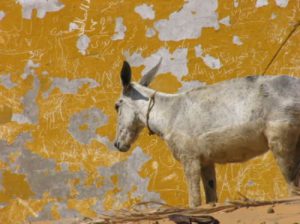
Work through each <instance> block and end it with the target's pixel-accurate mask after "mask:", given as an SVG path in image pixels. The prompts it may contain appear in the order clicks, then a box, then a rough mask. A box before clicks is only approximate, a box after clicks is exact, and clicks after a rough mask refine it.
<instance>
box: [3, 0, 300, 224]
mask: <svg viewBox="0 0 300 224" xmlns="http://www.w3.org/2000/svg"><path fill="white" fill-rule="evenodd" d="M37 2H39V3H40V4H41V5H42V6H44V9H46V11H43V10H42V8H39V7H40V6H41V5H40V6H38V5H37ZM189 2H190V3H191V2H193V1H192V0H190V1H183V0H169V1H166V0H161V1H158V0H144V1H142V0H132V1H129V0H81V1H80V0H49V1H48V3H47V1H45V0H39V1H38V0H19V1H15V0H2V1H1V2H0V18H1V20H0V75H1V79H0V91H1V92H0V93H1V94H0V102H1V103H0V123H1V126H0V138H1V143H0V146H1V147H0V167H1V171H0V208H1V209H0V222H1V223H19V222H21V221H22V220H26V219H29V218H30V219H34V218H37V219H38V218H47V219H48V218H49V219H58V218H60V217H68V216H72V215H77V216H78V215H83V216H95V215H96V214H97V212H101V211H103V210H106V209H117V208H121V207H127V206H130V205H132V204H133V203H136V202H139V201H143V200H149V199H157V200H161V201H163V202H166V203H170V204H173V205H187V189H186V183H185V180H184V176H183V172H182V168H181V166H180V164H178V162H176V161H175V160H174V158H173V157H172V155H171V154H170V153H169V151H168V149H167V147H166V145H165V144H164V143H163V142H162V141H161V140H160V139H158V137H152V136H151V137H149V136H148V135H147V132H146V131H144V132H143V134H142V136H141V137H140V138H139V139H138V141H137V142H136V144H135V145H134V147H133V150H131V151H130V152H128V153H119V152H116V151H113V150H111V149H110V147H109V145H110V144H111V142H112V141H113V139H114V135H115V126H116V123H115V121H116V113H115V111H114V102H115V100H116V99H117V98H118V97H119V94H120V90H121V86H120V81H119V71H120V68H121V65H122V62H123V60H124V59H125V58H126V59H128V60H129V61H132V62H136V61H134V58H133V57H132V55H134V53H137V54H140V58H142V59H144V60H145V61H147V60H148V62H147V63H149V65H147V66H148V67H149V66H150V64H152V65H154V64H155V60H154V59H155V57H154V59H153V60H152V59H151V57H150V56H153V55H154V56H155V55H158V54H159V53H161V52H160V51H159V50H160V49H164V50H165V51H166V52H167V54H166V55H165V56H164V57H168V59H169V60H170V62H169V63H170V64H172V60H173V61H174V60H175V61H176V60H178V63H179V64H180V63H181V64H180V65H179V68H180V69H184V67H185V65H186V68H187V72H184V71H183V72H178V74H177V76H176V74H174V72H172V70H170V69H167V68H165V72H161V73H160V74H159V76H158V77H157V79H156V80H155V81H154V83H153V84H152V86H151V87H152V88H155V89H157V90H159V91H165V92H171V93H173V92H177V91H178V89H179V88H180V87H182V86H183V85H188V84H190V81H195V80H198V81H200V82H201V83H206V84H211V83H214V82H218V81H221V80H225V79H229V78H233V77H242V76H247V75H251V74H261V73H262V72H263V70H264V68H265V67H266V65H267V64H268V63H269V61H270V59H271V58H272V56H273V55H274V53H275V52H276V50H277V49H278V47H279V46H280V43H282V41H283V40H284V39H285V37H286V36H287V35H288V33H289V32H290V31H291V29H292V28H293V24H294V23H295V22H296V21H297V20H299V19H300V13H299V10H300V3H299V1H298V0H290V1H288V0H276V1H275V0H257V1H256V0H243V1H242V0H219V1H217V0H215V1H214V0H207V1H206V0H205V1H204V0H203V1H200V0H199V1H198V2H197V3H195V4H196V5H197V4H202V6H203V7H204V6H208V5H209V4H211V3H216V7H215V9H214V10H212V11H211V12H210V14H209V15H208V16H212V20H214V21H215V25H214V26H212V25H207V26H206V27H205V26H204V27H201V26H200V25H201V22H200V24H197V23H198V22H199V21H198V20H197V18H198V17H197V16H199V15H197V13H198V11H197V10H198V9H197V8H195V11H193V10H192V11H189V12H186V13H187V14H189V15H187V16H182V22H183V23H184V21H185V20H186V19H188V18H189V16H191V15H195V18H196V19H194V20H192V21H190V22H189V23H187V24H184V25H181V22H177V23H171V22H170V21H171V20H172V19H174V18H173V17H174V16H175V17H176V13H177V14H178V13H183V12H184V10H186V9H187V4H188V3H189ZM200 2H202V3H200ZM263 3H266V4H265V5H264V4H263ZM285 3H288V4H287V5H285ZM47 4H48V5H47ZM142 4H146V9H148V11H147V12H149V13H150V14H149V17H150V18H149V19H143V18H142V16H141V15H139V13H137V12H135V9H136V7H137V6H141V5H142ZM31 6H37V7H38V8H37V9H38V10H36V8H34V7H33V8H34V10H33V11H32V14H30V12H31V9H30V7H31ZM151 7H152V10H153V11H154V12H155V15H154V18H153V14H151ZM22 10H23V13H22ZM149 10H150V11H149ZM199 10H201V9H199ZM207 11H208V12H209V10H207ZM144 15H145V14H144ZM227 16H228V17H229V18H230V20H229V21H228V20H227V23H226V17H227ZM117 18H122V19H123V25H124V26H125V27H126V30H125V29H124V27H122V25H121V29H120V33H119V34H118V32H116V30H115V29H116V19H117ZM223 18H225V19H223ZM162 20H165V21H169V22H170V25H168V26H167V27H165V28H161V30H160V28H159V27H157V26H156V25H155V24H159V22H162ZM224 21H225V22H224ZM224 23H225V24H224ZM172 24H173V25H172ZM217 25H218V26H217ZM193 26H195V27H196V28H193ZM70 28H71V29H70ZM72 28H73V30H72ZM149 28H153V29H154V30H155V34H154V36H152V37H147V36H146V31H147V29H149ZM167 29H169V31H168V30H167ZM178 29H182V31H181V32H178ZM186 29H187V30H192V31H193V30H194V31H195V30H196V31H197V29H198V31H199V30H201V32H200V33H198V34H197V33H196V34H195V36H193V37H189V36H188V31H187V30H186ZM122 30H123V31H124V30H125V32H124V36H123V31H122ZM117 31H118V30H117ZM172 32H173V33H174V34H172ZM299 32H300V30H297V31H296V32H295V33H294V35H293V36H292V37H291V38H290V40H289V41H288V43H287V44H286V46H285V47H284V48H283V49H282V51H281V52H280V54H279V55H278V57H277V58H276V60H275V61H274V63H273V64H272V66H271V67H270V69H269V70H268V72H267V74H272V75H276V74H288V75H294V76H297V75H299V74H300V66H299V65H300V60H299V58H300V51H299V49H300V44H299V43H300V33H299ZM182 33H184V35H183V34H182ZM234 36H237V37H235V41H233V38H234ZM84 38H85V39H86V40H87V42H84V41H83V43H82V44H83V45H84V44H86V46H83V48H84V49H83V50H81V51H79V49H78V44H79V45H80V40H84ZM176 38H177V39H176ZM238 38H239V39H238ZM234 42H235V43H234ZM199 45H201V48H202V51H203V52H202V54H201V55H199V52H198V53H196V51H195V47H196V49H198V50H199ZM85 47H86V49H85ZM178 49H181V50H182V49H184V51H186V55H184V53H183V54H179V55H175V54H173V53H174V52H176V51H178ZM157 52H158V53H157ZM206 56H207V57H206ZM209 56H211V57H213V58H211V57H209ZM172 57H173V59H172ZM176 57H177V58H176ZM174 58H175V59H174ZM206 59H207V60H208V62H207V61H205V60H206ZM163 60H164V59H163ZM185 60H186V61H185ZM145 61H143V60H142V61H140V64H138V63H137V64H136V66H133V74H134V76H133V78H134V79H135V80H138V79H139V78H140V77H141V73H142V71H143V70H144V68H145V65H146V64H145V63H146V62H145ZM212 61H214V62H215V63H217V64H218V62H220V66H217V67H216V68H215V69H212V68H211V67H209V63H210V62H212ZM205 62H207V63H208V64H207V63H205ZM148 67H147V68H148ZM87 78H88V79H87ZM89 117H90V118H91V119H92V120H93V119H99V120H101V122H99V123H97V121H95V122H93V121H91V120H89ZM72 119H73V120H72ZM72 122H73V125H74V127H73V128H74V129H76V131H74V130H72V127H71V126H72V125H71V124H72ZM92 123H94V124H96V126H95V127H91V125H92ZM76 125H77V126H76ZM76 134H77V135H78V136H77V135H76ZM76 136H77V137H76ZM105 139H106V140H105ZM136 147H140V148H136ZM130 159H131V160H134V159H136V161H138V162H139V163H138V164H137V166H133V167H131V166H130V161H131V160H130ZM129 168H130V169H132V172H133V173H129V172H128V173H126V171H125V170H126V169H129ZM217 169H218V170H217V175H218V192H219V198H220V200H221V201H224V200H225V199H227V198H230V199H233V198H235V197H237V192H241V193H243V194H245V195H247V196H248V197H254V198H257V199H270V198H278V197H283V196H286V195H287V188H286V185H285V183H284V180H283V178H282V176H281V174H280V172H279V170H278V168H277V166H276V164H275V162H274V159H273V157H272V155H271V154H266V155H264V156H261V157H259V158H256V159H254V160H252V161H249V162H247V163H243V164H236V165H226V166H225V165H224V166H218V168H217ZM124 173H125V174H124ZM134 177H138V179H137V180H136V179H134ZM126 183H130V185H129V187H128V189H127V190H126V191H125V190H124V189H125V185H126Z"/></svg>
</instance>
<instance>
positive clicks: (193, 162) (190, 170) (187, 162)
mask: <svg viewBox="0 0 300 224" xmlns="http://www.w3.org/2000/svg"><path fill="white" fill-rule="evenodd" d="M182 163H183V168H184V172H185V176H186V179H187V184H188V190H189V206H190V207H191V208H193V207H197V206H199V205H201V195H200V176H201V173H200V171H201V168H200V161H199V160H198V159H195V158H194V159H184V160H183V161H182Z"/></svg>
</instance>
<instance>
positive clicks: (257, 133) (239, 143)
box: [198, 121, 268, 163]
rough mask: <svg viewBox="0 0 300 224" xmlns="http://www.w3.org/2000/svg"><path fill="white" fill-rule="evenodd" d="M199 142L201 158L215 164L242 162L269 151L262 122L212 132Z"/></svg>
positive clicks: (202, 137) (201, 137)
mask: <svg viewBox="0 0 300 224" xmlns="http://www.w3.org/2000/svg"><path fill="white" fill-rule="evenodd" d="M198 140H199V146H200V147H199V148H200V151H201V152H200V153H201V158H203V159H204V160H206V161H209V162H215V163H229V162H242V161H246V160H249V159H251V158H253V157H255V156H258V155H260V154H262V153H264V152H266V151H267V150H268V143H267V139H266V138H265V136H264V123H263V122H262V121H256V122H250V123H246V124H243V125H238V126H232V127H229V128H223V129H220V130H216V131H212V132H209V133H206V134H203V135H201V136H200V137H199V139H198Z"/></svg>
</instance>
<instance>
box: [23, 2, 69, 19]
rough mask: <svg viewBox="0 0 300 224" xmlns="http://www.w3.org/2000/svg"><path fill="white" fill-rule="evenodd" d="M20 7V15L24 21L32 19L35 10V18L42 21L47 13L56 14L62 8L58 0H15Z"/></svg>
mask: <svg viewBox="0 0 300 224" xmlns="http://www.w3.org/2000/svg"><path fill="white" fill-rule="evenodd" d="M17 3H19V4H20V5H21V6H22V14H23V18H24V19H31V18H32V11H33V10H34V9H36V10H37V17H38V18H40V19H42V18H44V17H45V16H46V14H47V12H56V11H59V10H61V9H62V8H63V7H64V4H62V3H61V2H60V1H59V0H17Z"/></svg>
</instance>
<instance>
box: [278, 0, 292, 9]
mask: <svg viewBox="0 0 300 224" xmlns="http://www.w3.org/2000/svg"><path fill="white" fill-rule="evenodd" d="M275 2H276V5H277V6H279V7H281V8H285V7H287V6H288V4H289V0H275Z"/></svg>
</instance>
